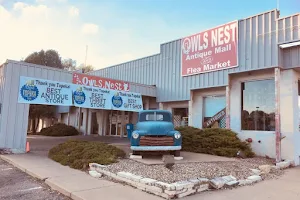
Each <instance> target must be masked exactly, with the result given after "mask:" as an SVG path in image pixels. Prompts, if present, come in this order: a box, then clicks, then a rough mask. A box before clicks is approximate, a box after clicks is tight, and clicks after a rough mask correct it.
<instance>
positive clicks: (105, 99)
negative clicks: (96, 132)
mask: <svg viewBox="0 0 300 200" xmlns="http://www.w3.org/2000/svg"><path fill="white" fill-rule="evenodd" d="M72 89H73V98H74V105H75V106H77V107H82V108H93V109H105V110H111V107H112V103H111V98H112V96H113V90H108V89H102V88H96V87H88V86H83V85H75V84H74V85H73V88H72Z"/></svg>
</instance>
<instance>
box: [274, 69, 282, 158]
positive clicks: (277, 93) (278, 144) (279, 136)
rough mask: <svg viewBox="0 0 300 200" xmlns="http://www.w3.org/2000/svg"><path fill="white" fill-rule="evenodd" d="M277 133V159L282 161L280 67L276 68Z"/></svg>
mask: <svg viewBox="0 0 300 200" xmlns="http://www.w3.org/2000/svg"><path fill="white" fill-rule="evenodd" d="M275 135H276V161H277V162H281V132H280V69H279V68H278V67H277V68H275Z"/></svg>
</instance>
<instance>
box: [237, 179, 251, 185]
mask: <svg viewBox="0 0 300 200" xmlns="http://www.w3.org/2000/svg"><path fill="white" fill-rule="evenodd" d="M252 183H253V182H252V181H251V180H247V179H243V180H239V186H244V185H251V184H252Z"/></svg>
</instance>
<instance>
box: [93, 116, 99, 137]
mask: <svg viewBox="0 0 300 200" xmlns="http://www.w3.org/2000/svg"><path fill="white" fill-rule="evenodd" d="M98 133H99V125H98V121H97V113H96V112H93V113H92V134H98Z"/></svg>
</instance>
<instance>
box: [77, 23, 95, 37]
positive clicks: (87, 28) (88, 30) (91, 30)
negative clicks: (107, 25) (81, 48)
mask: <svg viewBox="0 0 300 200" xmlns="http://www.w3.org/2000/svg"><path fill="white" fill-rule="evenodd" d="M81 31H82V33H84V34H87V35H95V34H97V33H98V31H99V26H98V25H96V24H92V23H88V24H84V25H83V26H82V29H81Z"/></svg>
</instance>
